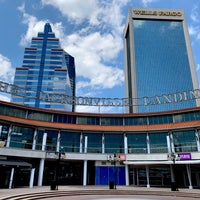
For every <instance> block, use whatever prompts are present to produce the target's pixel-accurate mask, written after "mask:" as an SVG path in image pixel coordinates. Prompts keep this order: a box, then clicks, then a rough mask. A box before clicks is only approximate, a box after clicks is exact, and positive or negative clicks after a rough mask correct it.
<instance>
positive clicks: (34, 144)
mask: <svg viewBox="0 0 200 200" xmlns="http://www.w3.org/2000/svg"><path fill="white" fill-rule="evenodd" d="M36 140H37V129H35V131H34V136H33V145H32V150H35V149H36Z"/></svg>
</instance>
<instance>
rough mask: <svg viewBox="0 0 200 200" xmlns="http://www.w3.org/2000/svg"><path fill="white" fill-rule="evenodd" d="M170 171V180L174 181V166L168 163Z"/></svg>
mask: <svg viewBox="0 0 200 200" xmlns="http://www.w3.org/2000/svg"><path fill="white" fill-rule="evenodd" d="M170 171H171V182H175V177H174V166H173V165H170Z"/></svg>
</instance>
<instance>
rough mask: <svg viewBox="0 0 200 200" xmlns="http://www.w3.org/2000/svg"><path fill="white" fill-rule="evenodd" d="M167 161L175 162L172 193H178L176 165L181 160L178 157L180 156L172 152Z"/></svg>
mask: <svg viewBox="0 0 200 200" xmlns="http://www.w3.org/2000/svg"><path fill="white" fill-rule="evenodd" d="M167 159H168V160H171V161H172V162H173V177H174V179H172V182H171V191H178V187H177V183H176V174H175V172H176V170H175V169H176V168H175V164H176V161H177V160H180V157H179V156H178V154H176V153H174V152H172V153H169V154H168V155H167Z"/></svg>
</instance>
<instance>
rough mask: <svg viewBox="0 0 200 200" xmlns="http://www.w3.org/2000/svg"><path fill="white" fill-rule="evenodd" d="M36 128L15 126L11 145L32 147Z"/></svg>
mask: <svg viewBox="0 0 200 200" xmlns="http://www.w3.org/2000/svg"><path fill="white" fill-rule="evenodd" d="M33 135H34V129H32V128H26V127H20V126H13V127H12V133H11V140H10V147H16V148H23V149H31V148H32V144H33Z"/></svg>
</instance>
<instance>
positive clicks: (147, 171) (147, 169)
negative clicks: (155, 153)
mask: <svg viewBox="0 0 200 200" xmlns="http://www.w3.org/2000/svg"><path fill="white" fill-rule="evenodd" d="M146 175H147V188H150V182H149V166H147V165H146Z"/></svg>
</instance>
